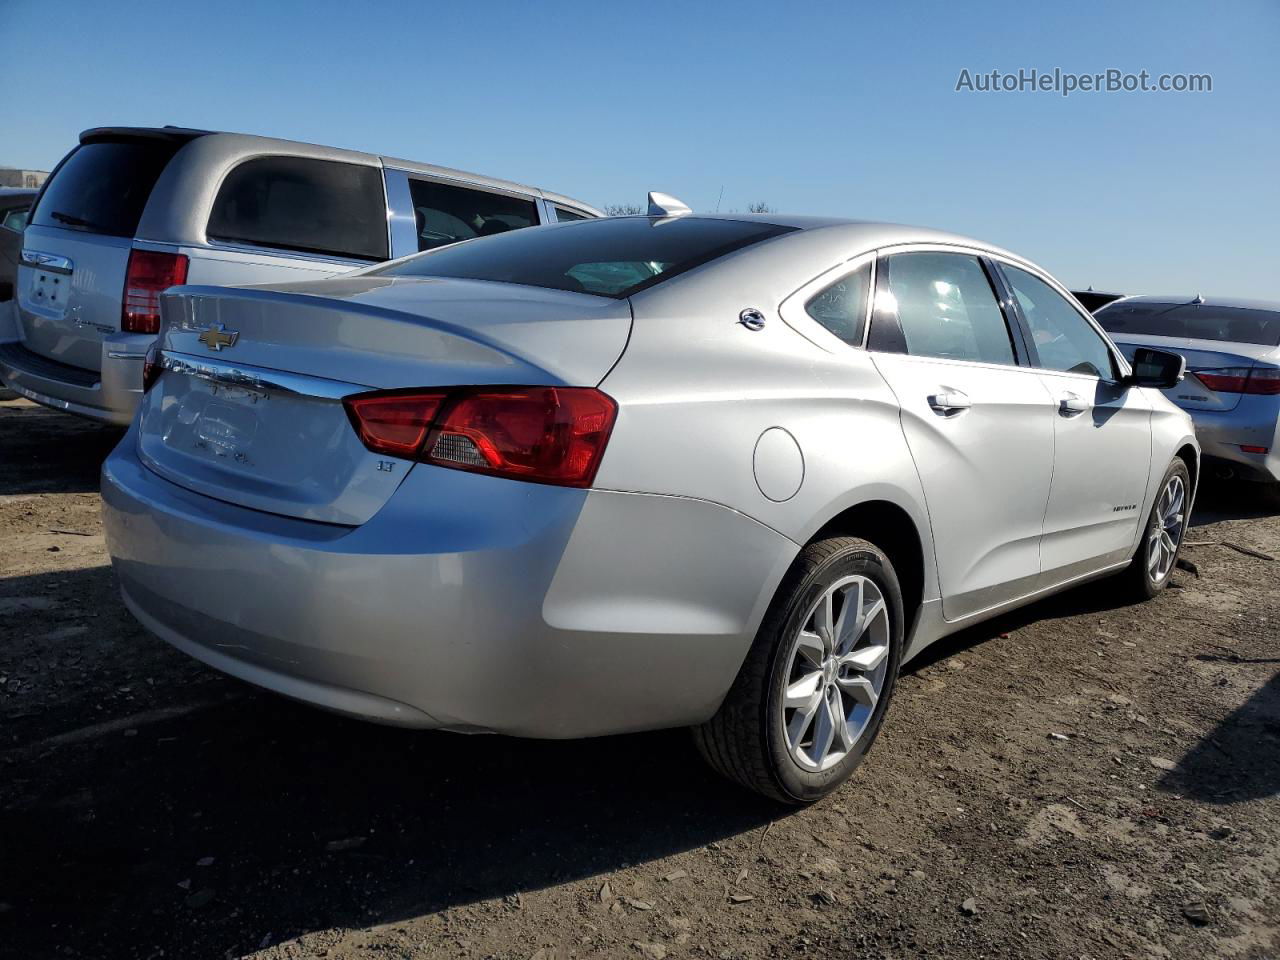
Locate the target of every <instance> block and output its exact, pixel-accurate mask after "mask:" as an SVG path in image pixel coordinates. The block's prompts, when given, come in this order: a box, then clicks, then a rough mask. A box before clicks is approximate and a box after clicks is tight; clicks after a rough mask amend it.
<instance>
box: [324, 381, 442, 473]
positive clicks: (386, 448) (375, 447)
mask: <svg viewBox="0 0 1280 960" xmlns="http://www.w3.org/2000/svg"><path fill="white" fill-rule="evenodd" d="M344 402H345V403H346V405H347V416H349V417H350V418H351V423H352V425H353V426H354V427H355V428H356V432H357V433H358V434H360V442H361V443H363V444H364V445H365V446H366V447H368V448H369V449H370V450H372V451H373V452H374V453H386V454H390V455H391V456H393V457H405V458H407V459H413V458H415V457H416V456H417V455H418V453H419V452H420V451H421V450H422V443H423V441H424V440H426V439H427V431H428V430H430V429H431V424H432V423H433V422H434V421H435V418H436V413H437V412H438V411H439V410H440V404H441V403H443V402H444V394H443V393H400V394H396V393H390V394H386V393H384V394H377V393H365V394H357V395H356V396H354V397H347V399H346V400H345V401H344Z"/></svg>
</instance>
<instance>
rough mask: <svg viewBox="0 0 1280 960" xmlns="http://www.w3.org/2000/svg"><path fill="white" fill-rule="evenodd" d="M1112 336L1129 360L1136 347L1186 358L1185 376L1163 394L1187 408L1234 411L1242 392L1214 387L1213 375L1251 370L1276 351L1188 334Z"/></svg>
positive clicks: (1265, 347) (1262, 346) (1263, 345)
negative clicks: (1193, 336) (1183, 335)
mask: <svg viewBox="0 0 1280 960" xmlns="http://www.w3.org/2000/svg"><path fill="white" fill-rule="evenodd" d="M1111 336H1112V338H1113V339H1115V341H1116V345H1117V346H1118V347H1120V350H1121V352H1123V353H1124V355H1125V356H1126V357H1127V358H1128V359H1129V360H1132V359H1133V351H1134V350H1135V349H1136V348H1137V347H1151V348H1153V349H1156V350H1167V351H1169V352H1171V353H1178V354H1181V355H1182V356H1183V357H1185V358H1186V361H1187V376H1186V379H1184V380H1183V381H1182V383H1180V384H1178V385H1177V386H1176V387H1171V388H1170V389H1168V390H1166V391H1164V394H1165V396H1166V397H1168V398H1169V399H1170V400H1172V401H1173V402H1174V403H1175V404H1177V405H1178V406H1180V407H1182V409H1184V410H1190V411H1197V410H1210V411H1221V412H1226V411H1229V410H1234V409H1235V408H1236V406H1237V405H1238V404H1239V403H1240V397H1241V394H1240V393H1239V392H1233V391H1230V390H1220V389H1214V387H1213V384H1215V383H1219V382H1221V381H1218V380H1215V379H1214V374H1215V373H1217V374H1219V375H1223V374H1224V372H1228V371H1237V372H1239V373H1241V374H1243V373H1244V372H1245V371H1248V370H1252V369H1253V367H1254V365H1255V364H1257V362H1258V361H1259V360H1261V359H1263V358H1265V357H1267V356H1269V355H1270V354H1273V353H1275V352H1276V348H1275V347H1270V346H1267V345H1266V344H1251V343H1223V342H1221V341H1218V340H1199V339H1192V338H1187V337H1156V336H1144V337H1141V338H1136V337H1135V338H1133V339H1126V338H1123V337H1119V336H1117V335H1116V334H1114V333H1113V334H1112V335H1111ZM1202 373H1203V374H1205V375H1206V379H1201V377H1200V374H1202Z"/></svg>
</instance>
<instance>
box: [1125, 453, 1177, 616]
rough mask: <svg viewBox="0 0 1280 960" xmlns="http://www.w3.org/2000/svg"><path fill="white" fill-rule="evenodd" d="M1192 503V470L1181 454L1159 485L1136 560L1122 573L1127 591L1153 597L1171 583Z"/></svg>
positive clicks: (1133, 595) (1138, 596) (1137, 597)
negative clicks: (1188, 467)
mask: <svg viewBox="0 0 1280 960" xmlns="http://www.w3.org/2000/svg"><path fill="white" fill-rule="evenodd" d="M1190 507H1191V472H1190V471H1189V470H1188V469H1187V465H1186V463H1184V462H1183V460H1182V458H1181V457H1175V458H1174V460H1173V462H1172V463H1171V464H1169V468H1168V469H1167V470H1166V471H1165V472H1164V477H1163V478H1162V479H1161V480H1160V486H1158V487H1157V488H1156V498H1155V502H1154V503H1153V504H1152V505H1151V513H1149V514H1148V515H1147V523H1146V526H1144V527H1143V528H1142V539H1141V540H1140V541H1139V542H1138V551H1137V553H1135V554H1134V557H1133V562H1132V563H1130V564H1129V567H1128V569H1126V570H1125V571H1124V572H1123V573H1122V574H1120V578H1121V582H1122V584H1123V586H1122V589H1123V590H1124V592H1125V594H1126V595H1128V596H1129V597H1131V598H1132V599H1134V600H1137V601H1142V600H1151V599H1154V598H1155V596H1156V595H1157V594H1159V593H1160V591H1161V590H1163V589H1164V588H1165V587H1167V586H1168V585H1169V581H1170V580H1172V579H1173V571H1174V570H1176V569H1177V568H1178V554H1179V553H1180V552H1181V551H1182V541H1183V538H1184V537H1185V535H1186V530H1187V521H1188V520H1189V519H1190Z"/></svg>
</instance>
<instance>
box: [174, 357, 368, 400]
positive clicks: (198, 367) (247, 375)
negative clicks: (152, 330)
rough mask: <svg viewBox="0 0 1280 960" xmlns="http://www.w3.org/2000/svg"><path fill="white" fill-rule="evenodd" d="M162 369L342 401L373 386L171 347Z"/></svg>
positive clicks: (230, 384)
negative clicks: (173, 349) (194, 353)
mask: <svg viewBox="0 0 1280 960" xmlns="http://www.w3.org/2000/svg"><path fill="white" fill-rule="evenodd" d="M160 368H161V369H162V370H168V371H170V372H172V373H179V374H185V375H186V376H189V377H197V378H199V379H201V380H208V381H209V382H210V383H221V384H227V385H229V386H235V387H245V388H247V389H250V390H263V391H271V392H273V393H287V394H292V395H293V396H297V397H309V398H311V399H313V400H341V399H342V398H343V397H348V396H350V395H351V394H353V393H362V392H364V391H366V390H369V389H371V388H370V387H366V386H363V385H360V384H355V383H344V382H342V381H341V380H325V379H323V378H321V377H308V376H304V375H303V374H298V373H286V372H285V371H283V370H270V369H267V368H266V367H253V366H249V365H248V364H236V363H224V362H223V361H221V360H209V359H206V358H205V357H192V356H189V355H187V354H181V353H171V352H169V351H168V350H165V351H162V352H161V354H160Z"/></svg>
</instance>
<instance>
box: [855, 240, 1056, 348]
mask: <svg viewBox="0 0 1280 960" xmlns="http://www.w3.org/2000/svg"><path fill="white" fill-rule="evenodd" d="M913 253H941V254H946V255H949V256H959V257H969V258H970V259H973V260H977V261H978V263H979V265H980V266H981V268H982V272H983V274H984V276H986V278H987V285H988V286H989V287H990V288H991V296H992V297H993V298H994V299H995V301H996V304H997V305H998V306H999V308H1000V315H1001V317H1002V319H1003V320H1004V328H1005V335H1006V336H1008V338H1009V346H1010V349H1012V351H1013V363H1011V364H1009V363H992V362H991V361H989V360H957V359H952V358H947V357H929V356H925V355H917V354H913V353H911V352H910V351H909V350H907V338H906V335H905V334H904V333H903V332H902V322H901V321H900V320H899V318H898V311H897V310H893V311H890V310H887V309H885V304H887V303H889V302H890V297H889V293H890V290H889V274H890V272H891V271H892V269H893V267H892V264H891V262H890V261H891V260H892V259H893V258H894V257H896V256H904V255H909V254H913ZM997 277H998V278H999V279H997ZM1012 299H1014V298H1013V297H1012V293H1011V292H1010V291H1009V288H1008V285H1007V284H1006V283H1005V281H1004V277H1003V275H1002V274H1000V273H999V271H998V269H997V267H996V264H995V262H994V260H992V258H991V257H990V255H989V254H988V253H987V252H986V251H984V250H975V249H972V248H969V247H951V246H945V245H938V244H908V245H905V246H902V247H887V248H884V249H882V250H878V251H876V268H875V292H874V293H873V294H872V304H871V322H870V329H868V331H867V337H866V344H867V349H868V350H872V351H875V352H877V353H900V354H902V355H903V356H908V357H917V356H918V358H919V359H922V360H943V361H945V362H947V363H972V364H977V365H978V366H984V367H1004V368H1006V369H1023V370H1029V369H1033V368H1034V364H1033V363H1032V362H1031V357H1032V355H1031V353H1030V350H1029V349H1028V342H1030V341H1029V338H1026V334H1025V332H1024V326H1025V325H1024V324H1023V322H1022V320H1021V317H1020V315H1018V319H1017V320H1015V319H1013V316H1011V310H1010V305H1009V303H1008V301H1009V300H1012ZM1015 315H1016V314H1015ZM1024 338H1025V339H1024Z"/></svg>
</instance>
